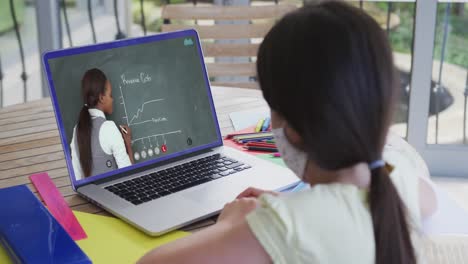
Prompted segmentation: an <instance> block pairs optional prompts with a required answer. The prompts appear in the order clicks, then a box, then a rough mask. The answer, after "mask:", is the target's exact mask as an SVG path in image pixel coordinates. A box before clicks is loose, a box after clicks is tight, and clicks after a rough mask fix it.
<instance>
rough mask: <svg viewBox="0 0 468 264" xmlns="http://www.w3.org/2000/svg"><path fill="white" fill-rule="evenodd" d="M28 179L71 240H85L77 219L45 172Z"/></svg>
mask: <svg viewBox="0 0 468 264" xmlns="http://www.w3.org/2000/svg"><path fill="white" fill-rule="evenodd" d="M29 179H30V180H31V182H32V183H33V184H34V187H36V190H37V191H38V192H39V194H40V195H41V197H42V199H43V200H44V202H45V204H46V206H47V208H48V209H49V211H50V213H51V214H52V215H53V216H54V217H55V219H57V221H58V222H59V223H60V224H61V225H62V227H63V228H64V229H65V230H67V232H68V234H69V235H70V236H71V237H72V238H73V240H80V239H84V238H87V235H86V233H85V231H84V230H83V227H81V225H80V223H79V222H78V219H76V217H75V215H74V214H73V212H72V211H71V209H70V207H68V204H67V202H66V201H65V199H63V196H62V194H61V193H60V192H59V190H58V189H57V187H56V186H55V184H54V183H53V182H52V180H51V179H50V177H49V175H48V174H47V173H45V172H43V173H38V174H33V175H31V176H29Z"/></svg>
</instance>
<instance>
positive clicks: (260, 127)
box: [255, 118, 265, 132]
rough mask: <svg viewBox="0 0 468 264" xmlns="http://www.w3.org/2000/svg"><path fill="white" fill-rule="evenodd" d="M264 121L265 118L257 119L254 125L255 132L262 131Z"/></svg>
mask: <svg viewBox="0 0 468 264" xmlns="http://www.w3.org/2000/svg"><path fill="white" fill-rule="evenodd" d="M264 122H265V118H262V119H260V120H258V122H257V126H256V127H255V132H260V131H262V127H263V123H264Z"/></svg>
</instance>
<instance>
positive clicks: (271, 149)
mask: <svg viewBox="0 0 468 264" xmlns="http://www.w3.org/2000/svg"><path fill="white" fill-rule="evenodd" d="M244 149H246V150H257V151H265V152H278V149H276V148H265V147H247V146H245V147H244Z"/></svg>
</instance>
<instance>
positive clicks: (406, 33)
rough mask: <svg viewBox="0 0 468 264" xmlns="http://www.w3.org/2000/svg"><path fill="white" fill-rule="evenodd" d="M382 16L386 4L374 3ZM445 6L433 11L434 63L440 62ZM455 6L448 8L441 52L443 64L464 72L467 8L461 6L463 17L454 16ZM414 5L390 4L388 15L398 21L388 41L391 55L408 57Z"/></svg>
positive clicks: (467, 44)
mask: <svg viewBox="0 0 468 264" xmlns="http://www.w3.org/2000/svg"><path fill="white" fill-rule="evenodd" d="M375 5H376V6H377V7H378V8H379V9H380V10H381V12H384V13H386V12H387V8H388V5H387V3H382V2H381V3H375ZM446 6H447V4H446V3H439V4H438V7H437V24H436V25H437V26H436V36H435V47H434V59H436V60H440V58H441V52H442V42H443V35H444V24H445V23H444V17H445V8H446ZM456 8H457V7H456V4H453V3H452V4H451V7H450V9H451V10H450V16H449V31H448V38H447V46H446V49H445V62H448V63H451V64H456V65H459V66H462V67H464V68H467V69H468V5H467V4H465V6H464V9H465V10H464V12H463V15H459V14H456V12H455V9H456ZM414 9H415V4H414V3H393V7H392V12H393V13H395V14H397V15H398V16H399V17H400V25H399V26H398V27H396V28H394V29H392V31H391V33H390V41H391V43H392V47H393V49H394V50H395V51H398V52H402V53H411V50H412V42H413V30H414V29H413V26H414V14H415V13H414V12H415V10H414Z"/></svg>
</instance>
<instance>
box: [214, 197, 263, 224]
mask: <svg viewBox="0 0 468 264" xmlns="http://www.w3.org/2000/svg"><path fill="white" fill-rule="evenodd" d="M257 206H258V200H257V199H255V198H241V199H236V200H234V201H232V202H230V203H227V204H226V205H225V206H224V209H223V211H221V214H220V215H219V217H218V223H222V224H228V225H231V226H233V225H235V224H237V223H240V222H242V221H243V220H244V219H245V216H246V215H247V214H248V213H250V212H252V211H253V210H255V208H257Z"/></svg>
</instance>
